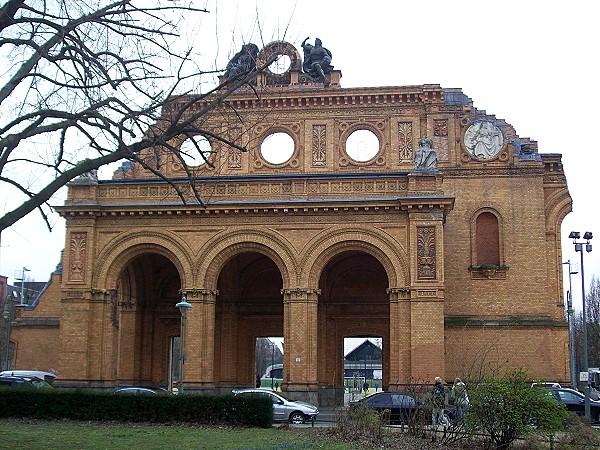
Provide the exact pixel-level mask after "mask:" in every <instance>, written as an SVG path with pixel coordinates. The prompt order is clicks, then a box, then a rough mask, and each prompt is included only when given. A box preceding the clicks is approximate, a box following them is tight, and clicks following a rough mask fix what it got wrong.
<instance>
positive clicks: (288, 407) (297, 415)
mask: <svg viewBox="0 0 600 450" xmlns="http://www.w3.org/2000/svg"><path fill="white" fill-rule="evenodd" d="M233 395H266V396H268V397H270V398H271V401H272V402H273V418H274V420H275V421H277V422H288V421H289V422H290V423H294V424H301V423H305V422H307V421H309V420H314V419H316V417H317V414H319V409H318V408H317V407H316V406H314V405H311V404H310V403H305V402H297V401H293V400H289V399H288V398H286V397H284V396H283V395H281V394H279V393H277V392H274V391H271V390H269V389H260V388H257V389H240V390H235V391H233Z"/></svg>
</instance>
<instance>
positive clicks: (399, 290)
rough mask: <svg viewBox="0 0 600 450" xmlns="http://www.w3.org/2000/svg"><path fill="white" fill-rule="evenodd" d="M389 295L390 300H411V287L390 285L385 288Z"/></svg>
mask: <svg viewBox="0 0 600 450" xmlns="http://www.w3.org/2000/svg"><path fill="white" fill-rule="evenodd" d="M385 292H386V293H387V294H388V295H389V298H390V302H398V301H409V300H410V288H409V287H390V288H387V289H386V290H385Z"/></svg>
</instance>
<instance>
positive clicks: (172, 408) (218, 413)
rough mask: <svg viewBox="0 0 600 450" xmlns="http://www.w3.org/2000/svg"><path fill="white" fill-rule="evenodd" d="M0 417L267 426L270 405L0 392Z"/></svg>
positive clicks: (231, 399)
mask: <svg viewBox="0 0 600 450" xmlns="http://www.w3.org/2000/svg"><path fill="white" fill-rule="evenodd" d="M0 405H2V407H1V408H0V417H1V418H8V417H12V418H15V417H17V418H18V417H27V418H32V419H46V420H49V419H51V420H56V419H70V420H92V421H116V422H154V423H169V422H176V423H183V422H187V423H198V424H229V425H244V426H257V427H263V428H268V427H270V426H271V425H272V424H273V404H272V402H271V400H270V399H269V398H268V397H266V396H264V395H257V396H239V397H235V396H233V395H193V394H192V395H187V394H186V395H180V396H161V395H151V394H150V395H143V394H115V393H99V392H93V391H89V390H78V389H74V390H71V389H64V390H61V389H15V388H2V389H0Z"/></svg>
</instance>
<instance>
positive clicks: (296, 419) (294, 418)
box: [290, 411, 304, 425]
mask: <svg viewBox="0 0 600 450" xmlns="http://www.w3.org/2000/svg"><path fill="white" fill-rule="evenodd" d="M290 423H293V424H296V425H299V424H301V423H304V414H302V413H301V412H298V411H295V412H293V413H291V414H290Z"/></svg>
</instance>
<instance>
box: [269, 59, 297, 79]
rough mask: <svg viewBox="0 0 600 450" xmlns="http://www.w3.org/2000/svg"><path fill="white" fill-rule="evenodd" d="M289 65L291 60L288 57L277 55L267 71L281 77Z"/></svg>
mask: <svg viewBox="0 0 600 450" xmlns="http://www.w3.org/2000/svg"><path fill="white" fill-rule="evenodd" d="M291 65H292V60H291V59H290V57H289V56H288V55H282V54H281V55H277V58H276V59H275V61H273V62H272V63H271V65H270V66H269V71H270V72H271V73H273V74H275V75H281V74H284V73H286V72H287V71H288V70H289V68H290V66H291Z"/></svg>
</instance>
